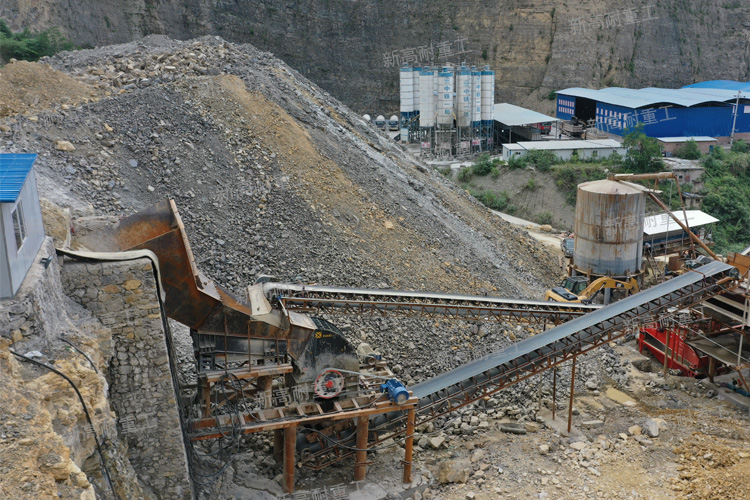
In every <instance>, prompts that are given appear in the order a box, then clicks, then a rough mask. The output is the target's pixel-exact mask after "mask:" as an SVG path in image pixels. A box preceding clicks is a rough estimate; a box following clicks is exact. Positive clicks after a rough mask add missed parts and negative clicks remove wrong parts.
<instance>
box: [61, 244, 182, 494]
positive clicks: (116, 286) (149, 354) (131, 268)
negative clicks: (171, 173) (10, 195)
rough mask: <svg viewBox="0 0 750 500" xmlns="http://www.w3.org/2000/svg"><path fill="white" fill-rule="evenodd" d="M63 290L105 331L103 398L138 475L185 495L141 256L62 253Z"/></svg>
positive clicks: (148, 271)
mask: <svg viewBox="0 0 750 500" xmlns="http://www.w3.org/2000/svg"><path fill="white" fill-rule="evenodd" d="M62 275H63V286H64V290H65V293H66V294H67V295H68V296H69V297H71V298H72V299H73V300H75V301H77V302H79V303H80V304H82V305H83V306H84V307H86V308H87V309H89V310H90V311H91V312H92V313H93V314H94V316H96V317H97V318H99V320H100V321H101V322H102V323H103V324H104V325H106V326H107V327H109V328H110V329H111V330H112V342H113V347H114V356H113V358H112V361H111V364H110V372H109V376H108V379H109V381H110V387H111V389H110V400H111V404H112V408H113V409H114V410H115V412H116V413H117V417H118V418H117V430H118V432H119V435H120V437H121V438H122V439H123V440H124V442H125V443H126V444H127V446H128V450H129V455H130V461H131V463H132V465H133V468H134V469H135V471H136V472H137V473H138V477H139V479H140V481H141V483H142V484H143V486H145V487H146V488H148V489H150V490H151V491H152V492H153V494H154V496H155V497H156V498H158V499H162V500H173V499H175V500H182V499H185V500H188V499H190V498H191V497H192V494H191V489H190V481H189V475H188V468H187V467H188V466H187V457H186V454H185V447H184V443H183V439H182V433H181V431H180V422H179V414H178V410H177V405H176V402H175V389H174V385H173V383H172V376H171V371H170V364H169V355H168V350H167V342H166V335H168V332H165V329H164V322H163V318H162V312H161V307H160V304H159V298H158V295H157V287H156V279H155V277H154V272H153V266H152V263H151V261H150V260H148V259H145V258H144V259H138V260H133V261H118V262H96V263H90V262H89V263H82V262H76V261H70V260H66V262H65V265H64V266H63V269H62Z"/></svg>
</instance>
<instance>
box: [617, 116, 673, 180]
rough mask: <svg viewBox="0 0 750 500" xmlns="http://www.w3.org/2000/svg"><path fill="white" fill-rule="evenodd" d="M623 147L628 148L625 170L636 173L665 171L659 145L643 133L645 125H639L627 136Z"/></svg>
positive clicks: (624, 163) (624, 164)
mask: <svg viewBox="0 0 750 500" xmlns="http://www.w3.org/2000/svg"><path fill="white" fill-rule="evenodd" d="M623 145H624V146H625V147H626V148H628V152H627V154H626V155H625V161H624V162H623V164H622V166H623V169H624V170H626V171H628V172H635V173H645V172H659V171H661V170H664V162H663V161H662V160H661V148H660V147H659V143H658V142H656V139H654V138H653V137H649V136H647V135H646V134H644V133H643V124H641V123H639V124H638V125H637V126H636V127H635V128H633V129H632V130H630V131H629V132H627V133H626V134H625V139H624V140H623Z"/></svg>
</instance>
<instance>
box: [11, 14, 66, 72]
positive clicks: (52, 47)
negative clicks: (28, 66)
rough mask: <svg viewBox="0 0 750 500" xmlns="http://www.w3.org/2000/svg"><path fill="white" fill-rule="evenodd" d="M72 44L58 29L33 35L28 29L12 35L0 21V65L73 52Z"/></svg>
mask: <svg viewBox="0 0 750 500" xmlns="http://www.w3.org/2000/svg"><path fill="white" fill-rule="evenodd" d="M74 48H75V47H74V46H73V43H72V42H71V41H70V40H68V39H67V38H66V37H65V35H63V34H62V32H61V31H60V30H59V29H58V28H50V29H48V30H45V31H42V32H41V33H34V32H32V31H29V29H28V28H26V29H24V30H23V31H21V32H18V33H13V31H12V30H11V29H10V28H9V27H8V24H7V23H6V22H5V20H3V19H0V63H5V62H8V61H10V59H22V60H25V61H36V60H38V59H40V58H42V57H44V56H52V55H54V54H57V53H58V52H61V51H63V50H73V49H74Z"/></svg>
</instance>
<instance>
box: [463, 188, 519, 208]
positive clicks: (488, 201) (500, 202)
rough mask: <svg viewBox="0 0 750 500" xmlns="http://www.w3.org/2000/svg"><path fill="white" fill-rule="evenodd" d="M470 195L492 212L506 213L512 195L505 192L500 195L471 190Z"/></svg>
mask: <svg viewBox="0 0 750 500" xmlns="http://www.w3.org/2000/svg"><path fill="white" fill-rule="evenodd" d="M469 193H471V195H472V196H473V197H474V198H476V199H477V200H479V201H480V202H482V203H483V204H484V205H485V206H487V207H489V208H491V209H492V210H501V211H505V210H507V209H508V205H509V204H510V195H509V194H508V192H507V191H503V192H501V193H499V194H498V193H494V192H492V191H474V190H470V191H469Z"/></svg>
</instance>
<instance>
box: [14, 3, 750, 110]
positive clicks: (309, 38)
mask: <svg viewBox="0 0 750 500" xmlns="http://www.w3.org/2000/svg"><path fill="white" fill-rule="evenodd" d="M749 15H750V4H748V3H747V2H744V1H741V0H709V1H700V0H657V1H654V0H645V1H644V0H636V1H633V2H625V3H623V2H618V1H615V0H606V1H592V0H569V1H567V2H555V1H552V0H533V1H532V0H528V1H524V0H503V1H500V2H490V1H488V0H463V1H461V2H456V1H448V2H446V1H439V0H426V1H421V2H381V1H375V0H353V1H352V0H311V1H305V2H301V1H295V0H286V1H279V0H265V1H253V2H248V1H240V0H215V1H211V2H208V1H205V0H183V1H177V0H135V1H126V0H109V1H107V2H99V1H96V0H81V1H77V2H75V3H70V2H63V1H61V0H34V1H31V0H6V1H4V2H3V3H2V5H0V17H2V18H5V19H7V20H9V22H10V24H11V26H12V27H14V28H19V27H21V26H29V27H31V28H33V29H39V28H44V27H48V26H53V25H57V26H60V27H62V29H63V30H64V31H65V32H66V33H67V34H68V35H69V36H70V37H71V38H72V39H74V40H75V41H76V43H79V44H81V45H103V44H109V43H116V42H124V41H128V40H133V39H136V38H140V37H141V36H144V35H147V34H154V33H161V34H168V35H170V36H172V37H176V38H183V39H184V38H190V37H194V36H198V35H206V34H217V35H221V36H222V37H224V38H225V39H228V40H232V41H234V42H249V43H252V44H253V45H255V46H256V47H258V48H261V49H264V50H268V51H271V52H273V53H274V54H276V55H277V56H279V57H280V58H281V59H283V60H284V61H285V62H287V63H288V64H290V65H291V66H292V67H294V68H295V69H297V70H298V71H299V72H301V73H302V74H304V75H305V76H307V77H308V78H310V79H312V80H313V81H315V82H316V83H318V84H319V85H320V86H321V87H323V88H325V89H326V90H328V91H329V92H331V93H332V94H333V95H335V96H336V97H338V98H339V99H341V100H342V101H344V102H345V103H346V104H349V105H350V106H351V107H352V108H354V109H355V110H357V111H360V112H370V113H372V112H377V113H383V114H386V113H391V112H395V111H398V70H397V67H396V66H391V64H393V63H395V62H396V59H403V58H404V57H406V58H407V59H410V60H412V61H413V60H416V62H418V63H420V62H427V61H428V60H429V59H434V61H435V62H437V63H441V62H444V61H450V62H453V63H457V62H459V61H466V62H467V63H469V64H476V65H480V64H489V65H491V66H492V67H493V68H494V69H495V70H496V71H497V88H496V92H497V100H498V101H509V102H513V103H517V104H522V105H526V106H529V107H532V108H535V109H538V110H540V111H546V112H551V111H552V109H553V102H552V101H551V100H548V99H547V96H548V95H549V93H550V91H552V90H558V89H561V88H565V87H570V86H590V87H604V86H629V87H645V86H664V87H677V86H682V85H685V84H689V83H692V82H695V81H701V80H707V79H738V80H748V79H750V44H748V40H749V39H750V21H748V19H750V17H749ZM441 44H442V48H443V51H442V52H443V53H442V55H440V54H439V52H440V51H439V50H438V48H439V47H441ZM420 47H422V49H421V50H420ZM409 49H415V50H414V52H413V53H412V52H410V51H409ZM462 49H463V50H462ZM430 51H432V54H433V56H434V57H430V55H429V53H430ZM450 53H452V55H451V54H450ZM412 54H413V57H412ZM393 55H395V56H396V58H393V57H391V56H393ZM446 55H450V57H444V56H446Z"/></svg>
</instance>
